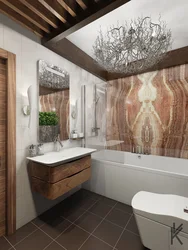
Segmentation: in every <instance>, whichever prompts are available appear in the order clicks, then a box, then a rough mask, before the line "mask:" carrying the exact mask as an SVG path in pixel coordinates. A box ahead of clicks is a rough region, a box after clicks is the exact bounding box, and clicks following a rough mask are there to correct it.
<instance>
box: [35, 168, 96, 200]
mask: <svg viewBox="0 0 188 250" xmlns="http://www.w3.org/2000/svg"><path fill="white" fill-rule="evenodd" d="M90 177H91V168H87V169H85V170H83V171H81V172H79V173H77V174H75V175H72V176H70V177H67V178H65V179H63V180H61V181H58V182H56V183H49V182H45V181H43V180H40V179H38V178H35V177H32V190H33V191H35V192H38V193H40V194H42V195H43V196H45V197H46V198H47V199H50V200H54V199H56V198H58V197H59V196H61V195H63V194H65V193H67V192H68V191H70V190H71V189H73V188H75V187H76V186H79V185H80V184H82V183H83V182H85V181H87V180H89V178H90Z"/></svg>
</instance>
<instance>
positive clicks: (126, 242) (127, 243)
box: [116, 230, 145, 250]
mask: <svg viewBox="0 0 188 250" xmlns="http://www.w3.org/2000/svg"><path fill="white" fill-rule="evenodd" d="M116 248H117V249H118V250H125V249H131V250H144V249H145V248H144V246H143V245H142V243H141V240H140V237H139V236H137V235H135V234H132V233H130V232H128V231H126V230H125V231H124V233H123V234H122V236H121V238H120V240H119V242H118V244H117V246H116Z"/></svg>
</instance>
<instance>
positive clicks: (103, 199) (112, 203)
mask: <svg viewBox="0 0 188 250" xmlns="http://www.w3.org/2000/svg"><path fill="white" fill-rule="evenodd" d="M100 201H101V202H104V203H105V204H107V205H109V206H111V207H113V206H114V205H115V204H116V203H117V201H115V200H112V199H109V198H107V197H104V196H103V197H102V198H101V200H100Z"/></svg>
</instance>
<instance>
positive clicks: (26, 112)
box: [22, 85, 33, 128]
mask: <svg viewBox="0 0 188 250" xmlns="http://www.w3.org/2000/svg"><path fill="white" fill-rule="evenodd" d="M32 93H33V88H32V85H31V86H29V88H28V90H27V96H28V101H29V105H24V106H23V108H22V111H23V114H24V115H25V116H29V124H28V128H30V126H31V116H32Z"/></svg>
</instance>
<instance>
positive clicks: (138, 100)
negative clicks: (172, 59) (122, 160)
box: [107, 64, 188, 158]
mask: <svg viewBox="0 0 188 250" xmlns="http://www.w3.org/2000/svg"><path fill="white" fill-rule="evenodd" d="M107 109H108V110H109V112H107V140H117V141H118V140H119V145H116V146H113V147H108V148H109V149H114V150H121V151H130V152H132V151H133V148H134V150H136V147H137V146H140V147H141V148H142V152H143V153H149V154H153V155H162V156H170V157H179V158H188V64H185V65H181V66H176V67H171V68H168V69H163V70H159V71H154V72H149V73H144V74H140V75H136V76H131V77H126V78H121V79H117V80H112V81H109V83H108V90H107Z"/></svg>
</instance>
